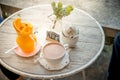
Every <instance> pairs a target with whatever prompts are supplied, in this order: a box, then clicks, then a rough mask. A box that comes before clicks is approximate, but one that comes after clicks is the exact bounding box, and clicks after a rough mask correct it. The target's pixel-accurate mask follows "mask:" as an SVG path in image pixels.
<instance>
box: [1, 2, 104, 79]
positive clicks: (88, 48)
mask: <svg viewBox="0 0 120 80" xmlns="http://www.w3.org/2000/svg"><path fill="white" fill-rule="evenodd" d="M52 13H53V12H52V8H51V6H50V5H49V4H47V5H38V6H33V7H29V8H25V9H23V10H20V11H18V12H16V13H14V14H13V15H11V16H9V17H8V18H7V19H5V20H4V21H3V22H2V23H1V25H0V56H1V55H2V54H4V57H2V56H1V57H0V63H1V64H2V65H3V66H4V67H6V68H7V69H9V70H10V71H13V72H15V73H17V74H19V75H22V76H25V77H32V78H39V79H50V78H52V79H54V78H62V77H66V76H70V75H72V74H75V73H77V72H80V71H82V70H83V69H85V68H86V67H88V66H89V65H91V64H92V63H93V62H94V61H95V60H96V59H97V58H98V57H99V55H100V53H101V51H102V50H103V47H104V41H105V38H104V32H103V29H102V27H101V26H100V24H99V23H98V22H97V21H96V20H95V19H94V18H93V17H92V16H90V15H89V14H87V13H86V12H84V11H82V10H80V9H77V8H74V10H73V11H72V13H71V14H70V15H69V16H67V17H64V18H63V24H64V22H65V21H67V22H69V23H73V24H74V25H75V26H76V27H78V28H79V32H80V34H79V40H78V42H77V44H76V47H75V48H74V49H72V50H71V52H70V53H69V56H70V63H69V65H68V66H66V67H65V68H63V69H62V70H55V71H49V70H46V69H45V68H44V67H43V66H41V65H40V63H34V60H35V59H36V58H37V57H38V55H39V54H37V55H35V56H33V57H29V58H24V57H20V56H18V55H16V54H15V53H14V51H11V52H9V53H8V54H5V51H7V50H8V49H10V48H11V47H13V46H15V45H16V36H17V35H16V31H15V29H14V27H13V20H14V19H15V18H17V17H20V18H21V19H22V21H28V22H30V23H31V24H32V25H33V26H34V29H35V30H38V28H42V27H50V26H48V25H50V24H51V23H50V19H48V16H49V15H50V14H52ZM40 36H41V37H42V34H41V35H40ZM5 55H6V57H5ZM7 55H10V56H7Z"/></svg>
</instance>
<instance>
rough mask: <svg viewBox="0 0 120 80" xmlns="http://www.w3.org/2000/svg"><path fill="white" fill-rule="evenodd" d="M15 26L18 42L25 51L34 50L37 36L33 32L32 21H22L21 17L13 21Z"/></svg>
mask: <svg viewBox="0 0 120 80" xmlns="http://www.w3.org/2000/svg"><path fill="white" fill-rule="evenodd" d="M13 26H14V28H15V30H16V32H17V34H18V36H17V38H16V42H17V44H18V46H19V47H20V48H21V50H22V51H23V52H25V53H29V52H32V51H33V50H34V49H35V46H36V36H35V35H34V34H33V26H32V25H31V24H30V23H26V22H21V19H20V18H16V19H15V20H14V21H13Z"/></svg>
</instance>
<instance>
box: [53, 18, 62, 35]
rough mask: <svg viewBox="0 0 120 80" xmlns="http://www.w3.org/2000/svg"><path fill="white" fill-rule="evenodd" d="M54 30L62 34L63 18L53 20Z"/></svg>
mask: <svg viewBox="0 0 120 80" xmlns="http://www.w3.org/2000/svg"><path fill="white" fill-rule="evenodd" d="M52 31H54V32H56V33H57V34H60V33H61V32H62V19H56V20H54V22H53V26H52Z"/></svg>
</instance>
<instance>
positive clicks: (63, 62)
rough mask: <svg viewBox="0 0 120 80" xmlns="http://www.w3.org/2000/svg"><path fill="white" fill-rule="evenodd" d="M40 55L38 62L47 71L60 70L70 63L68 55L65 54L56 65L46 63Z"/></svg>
mask: <svg viewBox="0 0 120 80" xmlns="http://www.w3.org/2000/svg"><path fill="white" fill-rule="evenodd" d="M42 54H43V53H40V59H39V62H40V64H41V65H42V66H43V67H44V68H46V69H47V70H60V69H63V68H64V67H65V66H67V65H68V64H69V63H70V59H69V54H68V53H67V52H66V53H65V56H64V57H63V58H62V59H61V60H60V61H59V62H57V63H52V62H49V61H47V60H46V59H44V58H43V56H42Z"/></svg>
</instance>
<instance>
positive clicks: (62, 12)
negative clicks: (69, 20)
mask: <svg viewBox="0 0 120 80" xmlns="http://www.w3.org/2000/svg"><path fill="white" fill-rule="evenodd" d="M51 6H52V9H53V13H54V15H55V16H56V19H55V21H54V25H53V27H52V28H53V29H54V28H55V25H56V22H57V20H58V19H62V18H63V17H65V16H68V15H69V14H70V13H71V11H73V6H72V5H68V6H66V7H63V4H62V3H61V2H58V3H55V2H54V1H53V2H52V3H51Z"/></svg>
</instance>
